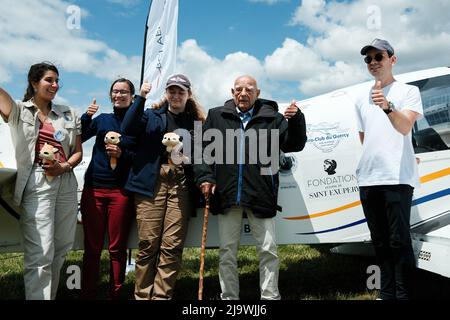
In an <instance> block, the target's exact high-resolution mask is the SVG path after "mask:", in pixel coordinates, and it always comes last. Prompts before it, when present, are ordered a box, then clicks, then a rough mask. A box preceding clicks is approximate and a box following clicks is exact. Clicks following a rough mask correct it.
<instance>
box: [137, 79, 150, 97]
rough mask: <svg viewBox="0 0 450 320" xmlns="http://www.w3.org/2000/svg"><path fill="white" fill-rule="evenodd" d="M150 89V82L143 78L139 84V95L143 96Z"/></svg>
mask: <svg viewBox="0 0 450 320" xmlns="http://www.w3.org/2000/svg"><path fill="white" fill-rule="evenodd" d="M151 90H152V85H151V83H148V81H147V80H145V81H144V83H143V84H142V86H141V91H140V96H141V97H143V98H145V97H146V96H147V94H148V93H149V92H150V91H151Z"/></svg>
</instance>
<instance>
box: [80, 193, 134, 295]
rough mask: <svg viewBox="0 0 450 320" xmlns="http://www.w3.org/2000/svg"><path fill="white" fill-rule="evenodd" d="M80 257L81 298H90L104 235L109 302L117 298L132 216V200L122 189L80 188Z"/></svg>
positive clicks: (125, 258) (95, 288)
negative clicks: (81, 189) (81, 222)
mask: <svg viewBox="0 0 450 320" xmlns="http://www.w3.org/2000/svg"><path fill="white" fill-rule="evenodd" d="M80 209H81V214H82V217H83V230H84V255H83V271H82V281H81V297H82V298H83V299H94V298H95V296H96V293H97V288H98V280H99V272H100V256H101V253H102V249H103V245H104V243H105V233H107V235H108V240H109V243H108V250H109V259H110V268H109V273H110V277H109V278H110V292H109V297H110V298H111V299H118V298H119V296H120V292H121V289H122V284H123V282H124V280H125V269H126V262H127V251H126V249H127V240H128V234H129V231H130V226H131V221H132V218H133V217H134V208H133V200H132V199H131V198H130V197H128V196H127V195H126V194H125V193H124V191H123V190H122V189H97V188H95V189H94V188H84V189H83V194H82V196H81V207H80Z"/></svg>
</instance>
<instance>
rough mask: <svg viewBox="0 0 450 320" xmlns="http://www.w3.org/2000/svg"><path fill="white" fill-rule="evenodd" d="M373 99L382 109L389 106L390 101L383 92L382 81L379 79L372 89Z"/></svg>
mask: <svg viewBox="0 0 450 320" xmlns="http://www.w3.org/2000/svg"><path fill="white" fill-rule="evenodd" d="M372 101H373V103H374V104H376V105H377V106H379V107H380V108H381V109H387V108H388V101H387V100H386V97H385V96H384V93H383V88H382V87H381V81H380V80H377V82H376V83H375V86H374V87H373V89H372Z"/></svg>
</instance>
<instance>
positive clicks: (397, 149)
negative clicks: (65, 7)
mask: <svg viewBox="0 0 450 320" xmlns="http://www.w3.org/2000/svg"><path fill="white" fill-rule="evenodd" d="M361 55H364V56H365V58H364V61H365V63H366V64H367V69H368V71H369V72H370V74H371V75H372V76H373V77H374V79H375V83H374V86H373V87H368V88H367V89H366V90H365V91H364V92H363V93H362V94H361V95H360V96H359V97H358V99H357V102H356V112H357V119H358V123H359V131H360V138H361V142H362V143H363V151H362V156H361V160H360V162H359V165H358V168H357V170H356V174H357V178H358V184H359V186H360V197H361V202H362V206H363V210H364V214H365V216H366V219H367V224H368V226H369V229H370V234H371V238H372V242H373V245H374V248H375V252H376V256H377V260H378V263H379V266H380V268H381V290H380V296H379V298H380V299H382V300H388V299H410V298H411V294H412V283H411V282H412V273H413V270H414V267H415V264H414V254H413V249H412V244H411V236H410V231H409V230H410V225H409V219H410V212H411V201H412V195H413V190H414V187H415V186H417V185H418V184H419V176H418V170H417V164H416V159H415V156H414V149H413V145H412V138H411V129H412V127H413V125H414V122H415V121H416V120H418V119H419V118H420V117H421V116H422V114H423V110H422V101H421V97H420V92H419V89H418V88H417V87H415V86H411V85H406V84H403V83H399V82H397V81H396V80H395V79H394V76H393V74H392V68H393V66H394V65H395V63H396V62H397V57H396V56H395V55H394V49H393V48H392V46H391V45H390V44H389V42H387V41H386V40H380V39H375V40H374V41H373V42H372V43H371V44H369V45H367V46H365V47H363V48H362V49H361Z"/></svg>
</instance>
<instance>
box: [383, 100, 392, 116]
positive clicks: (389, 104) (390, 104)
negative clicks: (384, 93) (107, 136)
mask: <svg viewBox="0 0 450 320" xmlns="http://www.w3.org/2000/svg"><path fill="white" fill-rule="evenodd" d="M394 110H395V106H394V104H393V103H392V102H391V101H388V108H387V109H383V111H384V113H386V114H389V113H391V112H392V111H394Z"/></svg>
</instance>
